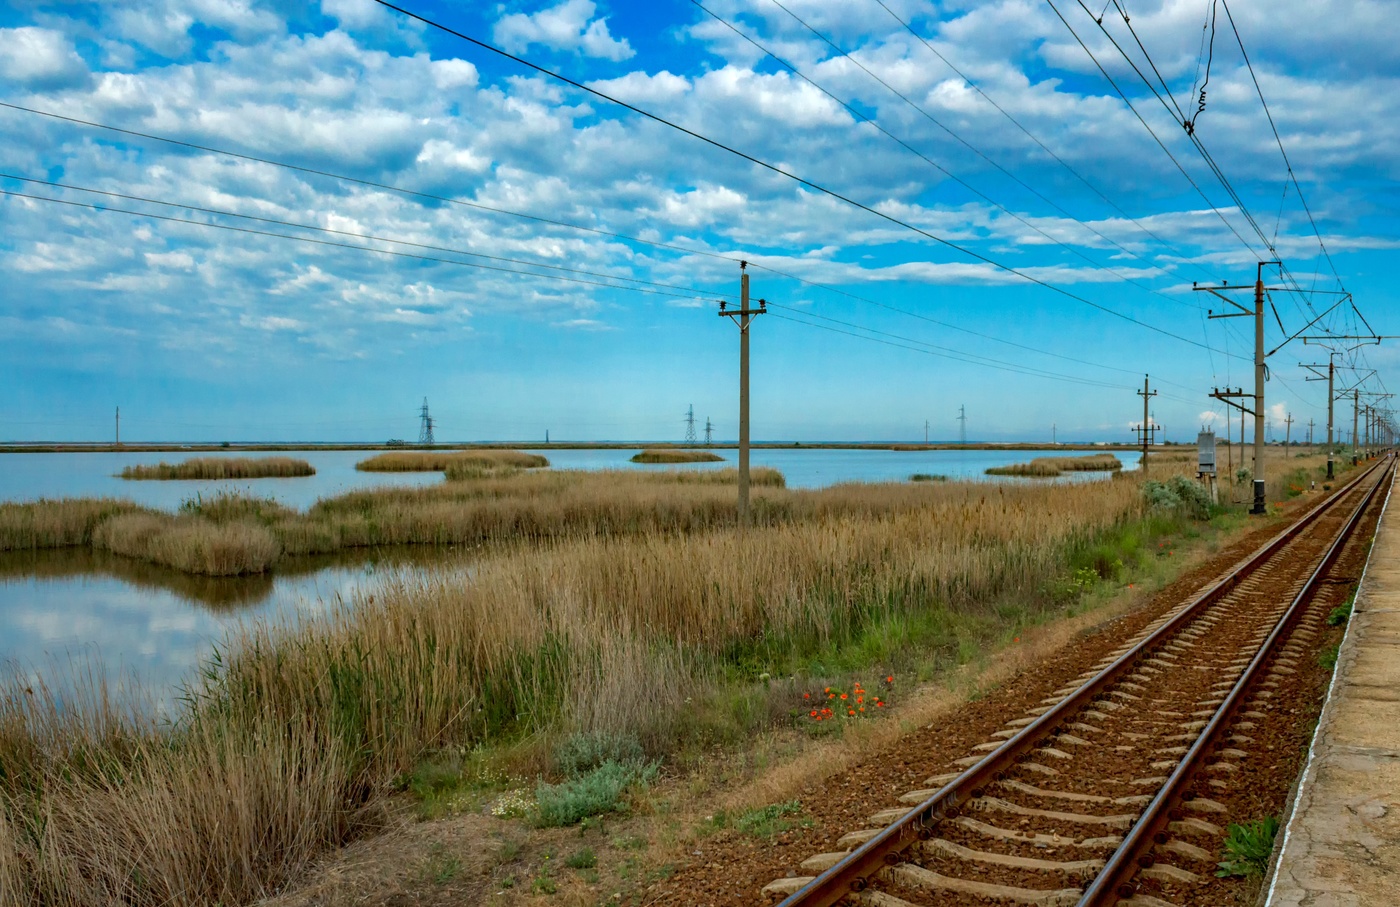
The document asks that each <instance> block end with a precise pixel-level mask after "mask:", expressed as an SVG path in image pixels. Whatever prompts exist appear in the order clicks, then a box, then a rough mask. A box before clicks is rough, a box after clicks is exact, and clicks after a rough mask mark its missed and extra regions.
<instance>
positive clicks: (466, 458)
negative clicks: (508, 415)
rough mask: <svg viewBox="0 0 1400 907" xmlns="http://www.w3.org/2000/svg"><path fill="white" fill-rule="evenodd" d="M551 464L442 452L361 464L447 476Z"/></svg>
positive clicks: (519, 456) (513, 453)
mask: <svg viewBox="0 0 1400 907" xmlns="http://www.w3.org/2000/svg"><path fill="white" fill-rule="evenodd" d="M548 465H549V460H548V459H546V458H545V457H542V456H540V455H539V454H530V453H523V452H521V451H518V450H443V451H404V452H402V453H385V454H379V455H378V456H374V457H370V458H369V459H367V460H361V461H360V462H358V463H356V464H355V468H356V469H358V470H360V471H361V472H446V471H448V470H450V469H452V468H453V467H463V466H468V467H477V468H480V469H539V468H542V467H545V466H548Z"/></svg>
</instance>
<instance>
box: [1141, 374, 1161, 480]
mask: <svg viewBox="0 0 1400 907" xmlns="http://www.w3.org/2000/svg"><path fill="white" fill-rule="evenodd" d="M1148 381H1149V379H1148V376H1147V375H1143V376H1142V390H1140V391H1138V392H1137V394H1138V396H1139V397H1142V425H1141V426H1140V427H1139V428H1138V430H1137V431H1138V438H1139V440H1141V441H1142V465H1141V469H1142V474H1143V475H1147V448H1148V446H1149V445H1150V444H1151V443H1152V441H1153V439H1154V438H1155V436H1156V433H1157V430H1158V429H1160V428H1161V426H1160V425H1153V424H1152V416H1151V415H1150V411H1149V409H1148V407H1149V406H1150V405H1151V403H1152V398H1153V397H1155V396H1157V392H1156V391H1154V390H1152V387H1151V385H1150V384H1149V383H1148Z"/></svg>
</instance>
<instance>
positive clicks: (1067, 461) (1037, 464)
mask: <svg viewBox="0 0 1400 907" xmlns="http://www.w3.org/2000/svg"><path fill="white" fill-rule="evenodd" d="M1122 468H1123V464H1122V462H1121V461H1120V460H1119V459H1118V458H1117V457H1115V456H1114V455H1113V454H1091V455H1090V456H1087V457H1036V458H1035V459H1034V460H1031V461H1030V462H1029V463H1012V464H1011V465H1009V466H992V467H989V468H988V469H987V470H985V471H986V474H987V475H989V476H1034V477H1038V478H1050V477H1053V476H1057V475H1059V474H1061V473H1064V472H1116V471H1117V470H1120V469H1122Z"/></svg>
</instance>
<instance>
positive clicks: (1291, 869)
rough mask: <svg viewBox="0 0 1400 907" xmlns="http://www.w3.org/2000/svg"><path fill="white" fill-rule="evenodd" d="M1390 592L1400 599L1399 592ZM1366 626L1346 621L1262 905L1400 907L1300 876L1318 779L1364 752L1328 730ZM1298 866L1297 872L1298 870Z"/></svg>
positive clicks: (1361, 592)
mask: <svg viewBox="0 0 1400 907" xmlns="http://www.w3.org/2000/svg"><path fill="white" fill-rule="evenodd" d="M1394 492H1395V482H1394V480H1393V479H1392V481H1391V484H1390V487H1389V488H1387V489H1386V496H1385V502H1384V504H1383V506H1382V510H1381V515H1380V519H1379V521H1378V522H1377V524H1376V539H1377V540H1379V539H1380V535H1381V532H1382V531H1386V532H1389V533H1392V534H1393V535H1395V536H1400V525H1397V526H1395V527H1391V526H1389V525H1388V520H1387V517H1388V516H1391V517H1392V518H1394V517H1393V515H1392V514H1391V510H1390V503H1391V497H1392V496H1393V495H1394ZM1378 547H1379V546H1378V545H1376V544H1373V545H1372V548H1371V551H1369V552H1368V553H1367V557H1366V564H1365V566H1364V567H1363V568H1362V573H1361V577H1360V579H1359V581H1358V584H1357V589H1356V595H1355V601H1357V602H1358V603H1360V602H1362V601H1363V596H1366V595H1367V592H1368V591H1369V589H1370V587H1369V585H1368V581H1369V580H1371V579H1372V567H1373V561H1374V560H1375V556H1376V553H1377V548H1378ZM1386 591H1391V592H1392V594H1394V595H1397V596H1400V588H1397V589H1395V590H1386ZM1367 598H1369V596H1367ZM1364 623H1365V621H1364V620H1357V619H1356V617H1355V616H1353V619H1351V620H1349V621H1348V622H1347V627H1346V631H1345V632H1344V634H1343V637H1342V643H1341V648H1340V651H1339V654H1338V658H1337V667H1336V670H1335V671H1334V672H1333V675H1332V680H1331V682H1330V683H1329V684H1328V688H1327V697H1326V700H1325V702H1324V704H1323V708H1322V714H1321V716H1320V717H1319V719H1318V725H1317V731H1316V733H1315V734H1314V736H1313V740H1312V742H1311V744H1309V747H1308V757H1307V762H1306V764H1305V767H1304V770H1303V774H1302V776H1301V778H1300V780H1299V782H1298V784H1297V786H1296V787H1295V789H1294V792H1293V797H1292V800H1291V802H1290V803H1289V804H1288V808H1287V810H1286V816H1287V818H1286V824H1285V826H1284V833H1283V838H1282V843H1281V845H1280V846H1279V847H1278V848H1277V850H1276V858H1275V860H1274V861H1273V864H1272V866H1271V867H1270V874H1269V878H1268V880H1267V886H1266V887H1265V889H1264V890H1265V897H1263V898H1262V899H1261V902H1262V904H1263V907H1373V905H1374V907H1392V905H1396V904H1400V892H1392V893H1391V895H1390V897H1389V898H1387V899H1386V900H1384V901H1376V900H1372V899H1370V898H1367V899H1366V900H1362V895H1360V894H1358V893H1357V892H1355V891H1349V890H1346V889H1345V887H1343V886H1344V883H1343V885H1342V886H1339V885H1336V884H1332V883H1328V882H1326V881H1323V882H1322V883H1321V884H1317V885H1316V886H1314V885H1309V884H1307V883H1306V882H1302V881H1300V876H1308V875H1309V874H1310V869H1309V866H1308V865H1304V864H1313V863H1316V862H1317V861H1318V859H1319V858H1318V857H1317V856H1315V855H1314V853H1313V846H1312V843H1311V836H1310V835H1308V834H1306V833H1305V831H1304V829H1303V827H1304V826H1305V825H1306V824H1307V823H1308V822H1309V821H1310V819H1311V814H1310V806H1311V804H1312V801H1313V796H1314V794H1316V793H1317V792H1318V787H1319V781H1318V776H1319V774H1320V773H1321V772H1322V771H1323V769H1324V768H1325V767H1327V764H1328V763H1329V762H1330V761H1332V760H1334V759H1335V758H1336V752H1335V751H1336V750H1339V749H1340V750H1351V751H1356V750H1360V749H1361V748H1359V747H1354V746H1341V747H1338V746H1337V745H1335V744H1333V743H1332V742H1331V741H1330V739H1329V732H1330V730H1331V727H1332V725H1333V723H1334V722H1335V720H1336V716H1337V712H1338V710H1339V708H1340V706H1339V705H1338V703H1339V700H1340V699H1341V698H1342V693H1341V690H1340V687H1341V686H1343V685H1345V684H1346V683H1347V680H1346V677H1347V672H1348V670H1349V668H1350V667H1351V666H1352V665H1354V664H1355V663H1356V661H1357V653H1356V649H1357V647H1358V646H1359V645H1361V642H1360V638H1361V637H1362V636H1363V635H1364V632H1365V631H1364V628H1363V624H1364ZM1303 838H1307V839H1308V841H1307V842H1306V843H1304V842H1302V841H1301V839H1303ZM1295 867H1298V868H1297V869H1295ZM1393 871H1394V872H1396V873H1400V865H1397V866H1395V867H1393ZM1312 875H1314V876H1316V875H1318V873H1316V872H1312ZM1321 875H1324V876H1325V875H1327V873H1325V872H1324V873H1321ZM1310 881H1311V880H1310Z"/></svg>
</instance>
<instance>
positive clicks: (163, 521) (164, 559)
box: [0, 469, 899, 576]
mask: <svg viewBox="0 0 1400 907" xmlns="http://www.w3.org/2000/svg"><path fill="white" fill-rule="evenodd" d="M736 480H737V473H736V472H735V471H734V470H713V471H697V470H691V471H684V470H667V471H663V472H654V473H648V472H641V471H637V470H616V471H610V472H528V471H522V470H514V469H505V470H488V471H487V472H486V473H484V474H482V475H478V476H476V477H475V478H472V479H470V480H469V479H467V478H465V477H464V478H461V479H460V480H458V481H453V482H447V483H444V484H442V485H433V486H429V487H425V488H379V489H372V490H366V491H356V492H350V493H348V494H344V495H340V496H338V497H334V498H329V499H326V500H323V501H319V502H317V503H316V504H315V505H313V506H312V507H311V508H310V509H309V510H308V511H307V512H305V513H299V512H297V511H295V510H292V509H291V508H288V507H285V506H282V505H280V504H278V503H276V502H274V501H269V500H266V499H262V498H255V497H249V496H246V495H240V494H220V495H214V496H212V497H209V498H203V497H200V498H196V499H194V500H191V501H188V502H186V503H185V505H183V506H182V507H181V511H180V512H179V513H177V514H171V513H166V512H164V511H160V510H154V509H150V508H144V507H139V506H137V505H135V504H130V503H124V502H119V501H104V500H96V501H81V500H79V501H56V502H54V501H39V502H34V503H30V504H6V505H0V551H5V550H15V549H29V548H52V547H61V546H80V545H81V546H88V547H91V548H93V549H96V550H105V551H111V552H113V553H116V554H121V555H124V556H127V557H133V558H140V559H143V560H148V561H151V562H152V563H157V564H161V565H164V566H168V567H172V568H174V569H177V570H183V571H186V572H190V573H199V574H206V575H211V576H230V575H238V574H251V573H261V572H263V571H265V570H267V569H269V568H271V567H272V566H274V565H275V564H276V563H277V562H278V561H279V560H280V559H282V558H283V557H286V556H297V555H307V554H333V553H335V552H339V551H344V550H347V549H352V548H366V547H377V546H385V545H442V546H453V545H468V544H483V543H491V542H508V541H522V540H523V541H538V540H542V539H552V538H564V537H568V536H571V535H595V534H596V535H605V536H613V535H631V534H637V533H677V532H698V531H704V530H709V529H715V528H719V527H722V526H730V525H734V524H735V522H736V520H737V504H736V499H735V496H734V490H733V487H732V486H733V484H734V482H735V481H736ZM752 482H753V484H754V486H755V494H754V497H753V501H754V511H755V513H756V514H757V519H758V520H759V522H760V523H761V524H775V523H780V522H786V521H790V520H794V519H804V518H807V517H808V516H809V515H811V514H819V513H824V512H826V510H827V509H829V508H830V507H832V506H840V505H837V504H833V503H830V502H832V501H839V500H841V498H840V496H839V495H829V496H825V497H821V496H817V497H813V496H812V495H811V494H810V493H793V492H787V491H785V490H784V487H783V486H784V482H783V477H782V474H781V473H779V472H777V471H776V470H771V469H757V470H754V471H753V475H752ZM863 500H864V498H862V501H863ZM824 502H825V503H824ZM854 506H864V504H863V503H861V504H855V505H854ZM887 506H899V505H897V504H895V502H889V504H888V505H887Z"/></svg>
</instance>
